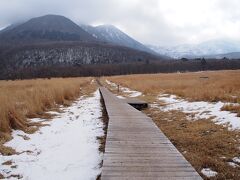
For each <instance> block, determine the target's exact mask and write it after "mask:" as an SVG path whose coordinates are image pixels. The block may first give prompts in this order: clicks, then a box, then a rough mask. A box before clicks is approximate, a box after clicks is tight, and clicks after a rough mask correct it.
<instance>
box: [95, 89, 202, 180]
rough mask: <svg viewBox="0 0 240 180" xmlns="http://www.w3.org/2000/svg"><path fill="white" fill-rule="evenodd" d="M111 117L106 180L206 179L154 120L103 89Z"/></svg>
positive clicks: (102, 92) (105, 160)
mask: <svg viewBox="0 0 240 180" xmlns="http://www.w3.org/2000/svg"><path fill="white" fill-rule="evenodd" d="M100 93H101V95H102V98H103V100H104V103H105V107H106V110H107V113H108V117H109V123H108V130H107V139H106V146H105V154H104V160H103V168H102V175H101V179H102V180H110V179H114V180H116V179H138V180H150V179H151V180H157V179H186V180H187V179H189V180H195V179H202V178H201V177H200V176H199V174H198V173H197V172H196V171H195V169H194V168H193V167H192V166H191V164H190V163H189V162H188V161H187V160H186V159H185V158H184V157H183V156H182V154H181V153H180V152H179V151H178V150H177V149H176V148H175V147H174V145H173V144H172V143H171V142H170V141H169V140H168V138H167V137H166V136H165V135H164V134H163V133H162V132H161V130H159V128H158V127H157V126H156V125H155V124H154V122H153V121H152V119H151V118H149V117H147V116H146V115H145V114H143V113H142V112H140V111H138V110H136V109H135V108H134V107H132V106H130V105H129V104H128V103H127V102H126V101H122V100H120V99H119V98H117V97H116V96H115V95H113V94H112V93H111V92H109V91H108V90H107V89H106V88H104V87H100Z"/></svg>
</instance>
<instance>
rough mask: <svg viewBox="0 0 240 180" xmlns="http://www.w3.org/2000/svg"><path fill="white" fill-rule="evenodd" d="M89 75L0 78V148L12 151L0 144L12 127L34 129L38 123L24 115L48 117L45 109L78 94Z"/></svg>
mask: <svg viewBox="0 0 240 180" xmlns="http://www.w3.org/2000/svg"><path fill="white" fill-rule="evenodd" d="M91 79H92V78H66V79H62V78H58V79H37V80H23V81H0V102H1V104H0V152H2V153H4V154H6V155H9V154H13V153H14V150H13V149H11V148H8V147H4V146H2V144H3V143H4V142H6V141H7V140H10V139H11V135H10V132H11V131H12V129H20V130H23V131H25V132H28V133H32V132H34V131H35V130H36V129H37V128H38V126H40V125H41V124H37V123H32V122H30V121H29V120H28V118H34V117H44V118H50V117H51V115H50V114H47V113H46V111H47V110H51V109H55V110H56V108H58V106H59V105H69V104H70V103H71V101H73V100H74V99H76V98H77V97H79V95H80V94H85V93H87V92H86V91H89V89H90V87H89V86H90V81H91ZM80 88H81V89H80Z"/></svg>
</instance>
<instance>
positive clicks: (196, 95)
mask: <svg viewBox="0 0 240 180" xmlns="http://www.w3.org/2000/svg"><path fill="white" fill-rule="evenodd" d="M105 79H108V80H110V81H112V82H114V83H116V84H119V85H122V86H125V87H128V88H130V89H132V90H137V91H141V92H143V93H144V96H141V97H140V98H143V99H144V100H146V101H148V102H149V103H153V102H154V103H156V104H157V105H158V106H164V103H163V102H161V101H158V100H157V96H158V95H159V94H160V93H166V94H175V95H177V96H180V97H182V98H185V99H188V100H189V101H200V100H203V101H211V102H214V101H224V102H231V103H240V81H239V79H240V71H239V70H236V71H216V72H197V73H175V74H148V75H128V76H115V77H105V78H103V79H102V80H101V81H102V83H104V84H105V85H106V83H105V81H104V80H105ZM108 87H109V86H108ZM112 90H113V91H114V93H118V92H117V90H116V88H112ZM120 94H121V95H122V94H123V92H120ZM154 107H155V106H154ZM154 107H151V106H150V108H149V109H147V110H146V111H145V113H147V114H148V115H149V116H150V117H152V119H153V121H154V122H155V123H156V124H157V126H158V127H159V128H160V129H161V130H162V131H163V132H164V133H165V134H166V136H167V137H168V138H169V139H170V140H171V142H172V143H173V144H174V145H175V146H176V147H177V148H178V150H179V151H180V152H181V153H182V154H183V155H184V156H185V158H186V159H187V160H188V161H189V162H190V163H191V164H192V165H193V166H194V168H195V169H196V170H197V171H198V172H199V173H200V174H201V170H202V168H211V169H212V170H214V171H216V172H218V175H217V176H216V177H213V178H206V177H204V176H203V175H202V174H201V175H202V176H203V177H204V179H236V180H238V179H240V167H235V168H234V167H232V166H230V165H229V162H232V161H233V160H232V159H233V158H234V157H239V153H240V150H239V147H240V139H239V137H240V132H239V131H237V130H235V131H229V130H228V128H227V127H224V126H223V125H217V124H215V123H214V122H213V121H211V119H201V120H198V121H189V117H191V115H192V114H186V113H183V112H180V111H168V112H163V111H161V110H160V109H159V108H154ZM222 110H228V111H232V112H236V113H240V109H239V106H238V105H234V106H233V105H226V106H224V107H223V108H222ZM192 116H193V117H194V115H192ZM238 165H240V164H238Z"/></svg>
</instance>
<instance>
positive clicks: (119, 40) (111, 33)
mask: <svg viewBox="0 0 240 180" xmlns="http://www.w3.org/2000/svg"><path fill="white" fill-rule="evenodd" d="M80 26H81V27H82V28H83V29H84V30H85V31H87V32H88V33H89V34H91V35H92V36H94V37H95V38H96V39H98V40H100V41H103V42H106V43H111V44H116V45H120V46H125V47H129V48H133V49H137V50H140V51H145V52H149V53H152V54H156V52H154V51H152V50H151V49H149V48H147V47H146V46H144V45H143V44H141V43H140V42H138V41H136V40H135V39H133V38H131V37H130V36H128V35H127V34H125V33H124V32H122V31H121V30H120V29H118V28H116V27H115V26H113V25H100V26H96V27H93V26H89V25H80Z"/></svg>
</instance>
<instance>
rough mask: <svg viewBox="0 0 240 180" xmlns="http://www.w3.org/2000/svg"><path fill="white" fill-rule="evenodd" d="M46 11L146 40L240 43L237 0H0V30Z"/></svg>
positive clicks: (239, 10)
mask: <svg viewBox="0 0 240 180" xmlns="http://www.w3.org/2000/svg"><path fill="white" fill-rule="evenodd" d="M45 14H59V15H64V16H66V17H68V18H70V19H72V20H73V21H74V22H76V23H87V24H92V25H99V24H113V25H116V26H117V27H119V28H120V29H122V30H123V31H125V32H126V33H128V34H129V35H130V36H132V37H134V38H135V39H137V40H139V41H140V42H142V43H146V44H155V45H177V44H185V43H199V42H203V41H207V40H211V39H219V38H220V39H234V40H239V41H240V0H0V28H2V27H4V26H7V25H9V24H12V23H15V22H17V21H22V20H26V19H28V18H31V17H37V16H41V15H45Z"/></svg>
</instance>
